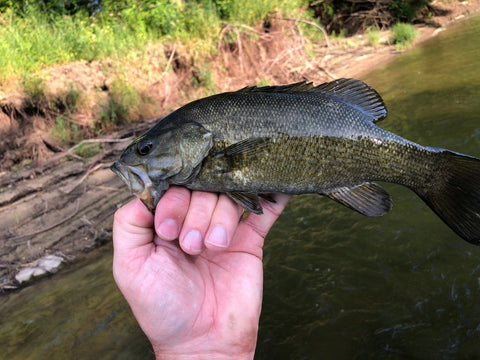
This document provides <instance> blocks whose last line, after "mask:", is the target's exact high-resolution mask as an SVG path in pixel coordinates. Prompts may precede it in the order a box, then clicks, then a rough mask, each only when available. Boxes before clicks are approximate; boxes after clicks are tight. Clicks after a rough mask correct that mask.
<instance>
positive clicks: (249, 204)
mask: <svg viewBox="0 0 480 360" xmlns="http://www.w3.org/2000/svg"><path fill="white" fill-rule="evenodd" d="M227 195H228V197H229V198H230V199H232V200H233V201H235V202H236V203H237V204H238V205H240V206H241V207H243V208H245V209H246V210H248V211H250V212H252V213H254V214H263V209H262V204H260V198H259V197H258V195H257V194H254V193H244V192H227Z"/></svg>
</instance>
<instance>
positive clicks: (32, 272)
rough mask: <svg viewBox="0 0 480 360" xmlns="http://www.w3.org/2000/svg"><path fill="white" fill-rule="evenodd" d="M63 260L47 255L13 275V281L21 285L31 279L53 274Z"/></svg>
mask: <svg viewBox="0 0 480 360" xmlns="http://www.w3.org/2000/svg"><path fill="white" fill-rule="evenodd" d="M62 262H63V258H62V257H60V256H56V255H47V256H44V257H43V258H41V259H38V260H37V261H35V262H34V264H33V266H30V267H28V268H25V269H22V270H21V271H19V272H18V274H17V275H15V279H16V280H17V281H18V282H19V283H20V284H21V283H23V282H27V281H30V280H31V279H32V278H33V277H38V276H42V275H45V274H47V273H54V272H56V271H57V270H58V267H59V266H60V265H61V264H62Z"/></svg>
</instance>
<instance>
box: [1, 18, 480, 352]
mask: <svg viewBox="0 0 480 360" xmlns="http://www.w3.org/2000/svg"><path fill="white" fill-rule="evenodd" d="M479 59H480V17H479V16H477V17H475V18H473V19H470V20H469V21H468V22H464V23H463V24H459V25H458V26H456V27H454V28H452V29H450V30H449V31H448V32H445V33H441V34H439V35H438V36H437V37H436V38H435V39H433V41H430V42H428V43H426V44H425V45H423V46H420V47H418V48H416V49H414V50H412V51H409V52H407V53H405V54H404V55H402V56H400V57H398V58H397V59H395V61H393V62H391V63H388V64H385V65H384V66H381V67H379V68H378V69H376V71H374V72H373V73H371V74H368V75H367V76H365V77H364V80H366V81H367V82H369V83H370V84H372V85H373V86H374V87H375V88H377V90H378V91H379V92H380V93H381V94H382V95H383V97H384V99H385V101H386V103H387V106H388V108H389V111H390V115H389V117H388V119H386V120H384V121H383V122H382V123H381V124H380V125H381V126H382V127H384V128H386V129H388V130H391V131H394V132H396V133H398V134H399V135H402V136H404V137H406V138H409V139H411V140H414V141H417V142H420V143H422V144H424V145H430V146H439V147H447V148H450V149H452V150H456V151H459V152H463V153H468V154H471V155H475V156H477V157H480V101H479V99H480V71H479V70H478V69H479V68H480V60H479ZM386 187H387V188H388V190H389V191H390V192H391V193H392V196H393V198H394V201H395V205H394V209H393V211H392V212H391V213H390V214H388V215H386V216H385V217H383V218H380V219H368V218H364V217H362V216H361V215H358V214H356V213H354V212H352V211H350V210H348V209H345V208H343V207H341V206H340V205H337V204H335V203H333V202H331V201H329V200H328V199H325V198H321V197H319V196H314V195H308V196H299V197H296V198H295V199H294V200H293V201H292V202H291V203H290V205H289V207H288V208H287V210H286V211H285V212H284V214H283V215H282V217H281V219H280V220H279V221H278V223H277V224H276V226H275V227H274V229H273V230H272V232H271V233H270V235H269V237H268V239H267V242H266V248H265V292H264V303H263V312H262V317H261V329H260V334H259V339H258V348H257V358H258V359H318V358H322V359H353V358H356V359H383V358H387V359H405V358H410V359H451V358H480V247H475V246H473V245H470V244H468V243H466V242H464V241H463V240H461V239H460V238H458V237H457V236H456V235H455V234H454V233H453V232H452V231H451V230H449V229H448V228H447V227H446V226H445V225H444V224H443V223H442V222H441V221H440V220H439V219H438V218H437V217H436V216H435V215H434V214H433V213H432V212H431V211H430V210H429V209H428V208H427V207H426V206H425V205H424V204H423V203H422V202H421V200H419V199H418V198H417V197H416V196H415V195H414V194H413V193H412V192H410V191H408V190H406V189H404V188H401V187H399V186H395V185H389V184H387V185H386ZM0 324H1V327H0V349H1V353H0V358H3V357H5V358H8V359H43V358H51V359H63V358H66V357H68V358H78V359H83V358H92V357H96V358H102V359H145V358H147V359H148V358H153V355H152V353H151V350H150V347H149V345H148V342H147V340H146V339H145V336H144V335H143V334H142V333H141V331H140V330H139V328H138V326H137V325H136V323H135V320H134V319H133V317H132V315H131V313H130V311H129V309H128V306H127V305H126V303H125V302H124V300H123V299H122V297H121V296H120V294H119V293H118V291H117V290H116V287H115V285H114V283H113V279H112V276H111V248H109V247H105V248H103V249H101V250H100V251H99V252H98V253H97V254H96V255H95V257H94V258H92V259H90V261H88V263H86V264H78V265H77V266H75V267H74V268H71V269H68V270H67V271H64V272H63V273H62V274H60V275H58V276H54V277H53V278H49V279H45V280H43V281H41V282H40V283H38V284H36V285H34V286H31V287H29V288H26V289H24V290H22V291H20V292H18V293H14V294H10V295H8V296H3V297H0Z"/></svg>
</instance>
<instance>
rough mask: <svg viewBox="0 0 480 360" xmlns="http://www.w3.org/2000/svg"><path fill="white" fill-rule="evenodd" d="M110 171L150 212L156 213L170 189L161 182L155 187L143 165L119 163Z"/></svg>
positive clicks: (114, 164)
mask: <svg viewBox="0 0 480 360" xmlns="http://www.w3.org/2000/svg"><path fill="white" fill-rule="evenodd" d="M110 169H111V170H112V171H113V172H114V173H115V174H116V175H117V176H118V177H119V178H120V179H121V180H122V181H123V182H124V183H125V184H126V185H127V186H128V188H129V190H130V192H131V193H132V194H135V195H136V196H137V197H138V198H139V199H140V200H141V201H142V202H143V203H144V204H145V206H146V207H147V208H148V209H149V210H150V211H152V212H154V211H155V207H156V206H157V203H158V201H159V200H160V198H161V197H162V196H163V194H164V193H165V191H166V190H167V189H168V183H167V182H166V181H161V182H160V183H159V184H158V185H155V184H154V183H153V182H152V180H151V179H150V177H149V176H148V174H147V172H146V171H145V170H144V168H143V165H137V166H130V165H125V164H123V163H122V162H120V161H117V162H115V163H113V164H112V165H111V166H110Z"/></svg>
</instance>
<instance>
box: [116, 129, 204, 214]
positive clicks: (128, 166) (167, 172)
mask: <svg viewBox="0 0 480 360" xmlns="http://www.w3.org/2000/svg"><path fill="white" fill-rule="evenodd" d="M160 124H161V122H160V123H159V124H157V125H160ZM212 146H213V141H212V134H211V133H209V132H208V131H206V130H205V129H204V128H203V127H202V126H201V125H198V124H196V123H188V124H185V125H182V126H172V125H171V124H169V123H168V122H167V124H166V126H155V127H153V128H152V129H151V130H149V131H148V132H146V133H145V134H144V135H142V136H140V137H139V138H137V139H136V140H134V141H133V142H132V143H131V144H130V145H129V146H128V147H127V148H126V149H125V151H124V152H123V154H122V155H121V156H120V159H119V160H118V161H117V162H115V163H114V164H112V166H111V167H110V168H111V169H112V171H113V172H114V173H115V174H117V175H118V176H119V177H120V179H121V180H122V181H123V182H124V183H125V184H126V185H127V186H128V188H129V190H130V192H132V193H133V194H135V195H136V196H137V197H138V198H140V200H142V202H143V203H144V204H145V205H146V206H147V208H148V209H149V210H151V211H153V210H154V209H155V207H156V206H157V203H158V201H159V200H160V198H161V197H162V196H163V194H164V193H165V191H166V190H167V189H168V187H169V185H170V184H172V183H174V184H185V181H187V180H189V179H191V178H192V173H193V172H195V171H196V172H198V170H199V164H201V162H202V160H203V159H204V158H205V157H206V156H207V155H208V152H209V150H210V149H211V147H212Z"/></svg>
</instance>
